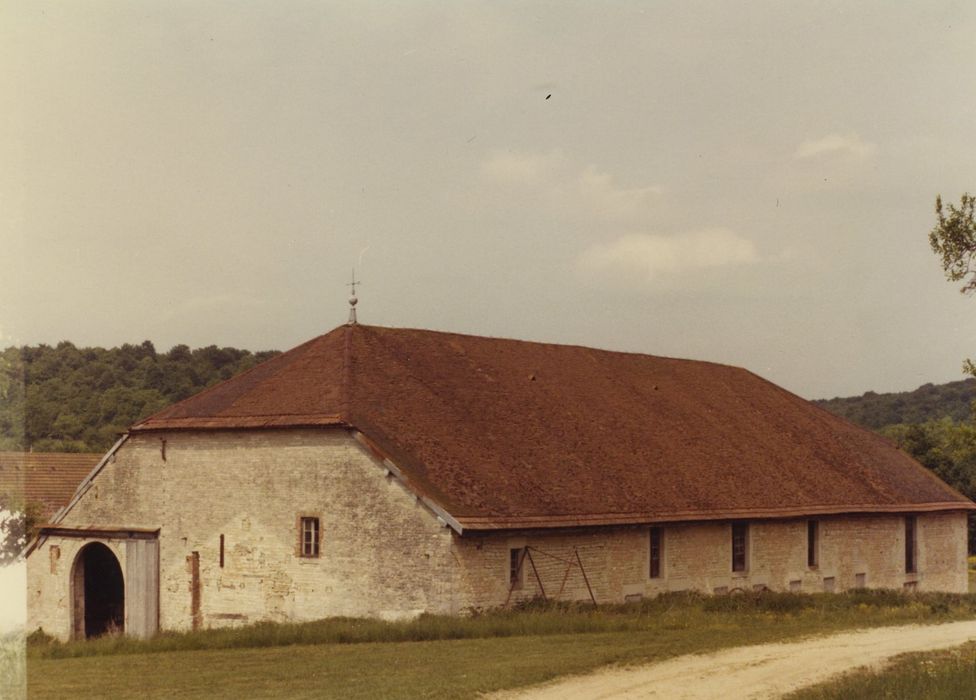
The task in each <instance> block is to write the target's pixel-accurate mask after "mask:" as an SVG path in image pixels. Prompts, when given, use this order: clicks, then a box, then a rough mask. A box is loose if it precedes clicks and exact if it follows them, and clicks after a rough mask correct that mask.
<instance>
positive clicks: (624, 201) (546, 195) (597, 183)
mask: <svg viewBox="0 0 976 700" xmlns="http://www.w3.org/2000/svg"><path fill="white" fill-rule="evenodd" d="M481 171H482V175H483V176H484V177H485V178H486V179H488V180H489V181H490V182H493V183H495V184H499V185H504V186H507V187H515V188H519V189H522V190H524V191H526V192H531V193H532V194H535V195H540V196H541V201H547V202H549V204H550V205H551V206H552V207H554V208H557V209H558V210H559V211H562V212H575V213H576V214H578V213H585V214H587V215H588V216H591V217H594V218H596V219H597V220H598V221H611V220H621V219H631V220H633V219H639V218H641V217H642V216H644V215H646V214H647V213H648V212H649V207H650V206H651V205H652V204H653V203H654V202H656V201H657V199H658V198H659V197H660V196H661V194H662V192H663V190H662V188H661V187H659V186H658V185H642V186H639V187H624V186H621V185H619V184H617V182H616V178H615V177H614V176H613V175H611V174H610V173H607V172H603V171H601V170H599V169H597V168H596V167H595V166H593V165H588V166H585V167H581V166H579V165H578V164H575V163H573V162H572V161H570V159H569V158H567V157H566V156H565V155H564V154H563V153H562V152H561V151H558V150H555V151H550V152H549V153H518V152H514V151H496V152H494V153H492V154H490V155H489V156H488V157H487V158H486V159H485V161H484V162H483V163H482V166H481ZM576 214H574V215H576Z"/></svg>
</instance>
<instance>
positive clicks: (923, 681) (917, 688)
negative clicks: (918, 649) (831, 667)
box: [789, 643, 976, 700]
mask: <svg viewBox="0 0 976 700" xmlns="http://www.w3.org/2000/svg"><path fill="white" fill-rule="evenodd" d="M849 698H858V700H875V699H876V700H918V699H919V698H925V700H960V699H961V698H976V643H973V644H966V645H964V646H962V647H958V648H956V649H949V650H945V651H936V652H930V653H925V654H906V655H905V656H902V657H900V658H899V659H898V660H897V661H896V662H895V663H894V664H892V665H891V666H889V667H886V668H884V669H880V670H877V671H857V672H855V673H851V674H847V675H845V676H843V677H841V678H839V679H837V680H835V681H831V682H829V683H824V684H822V685H818V686H814V687H812V688H807V689H805V690H802V691H799V692H797V693H794V694H792V695H790V696H789V700H848V699H849Z"/></svg>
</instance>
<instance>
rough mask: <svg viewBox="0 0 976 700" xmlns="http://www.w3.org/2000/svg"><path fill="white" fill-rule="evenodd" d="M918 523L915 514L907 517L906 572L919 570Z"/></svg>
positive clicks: (910, 572)
mask: <svg viewBox="0 0 976 700" xmlns="http://www.w3.org/2000/svg"><path fill="white" fill-rule="evenodd" d="M917 525H918V523H917V522H916V520H915V516H914V515H909V516H908V517H906V518H905V573H906V574H914V573H917V572H918V562H917V561H916V559H917V557H916V556H915V555H916V554H917V544H918V543H917V542H916V530H917V529H918V528H917Z"/></svg>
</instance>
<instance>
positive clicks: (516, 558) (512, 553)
mask: <svg viewBox="0 0 976 700" xmlns="http://www.w3.org/2000/svg"><path fill="white" fill-rule="evenodd" d="M524 557H525V547H514V548H512V549H510V550H509V551H508V586H509V588H510V589H511V590H518V589H519V588H521V587H522V582H523V581H524V580H525V576H524V574H523V572H522V560H523V558H524Z"/></svg>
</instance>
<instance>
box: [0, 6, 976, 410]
mask: <svg viewBox="0 0 976 700" xmlns="http://www.w3.org/2000/svg"><path fill="white" fill-rule="evenodd" d="M974 36H976V5H974V4H973V3H971V2H966V1H960V2H936V1H932V0H925V2H900V3H890V2H860V3H851V2H846V1H845V2H830V1H825V2H817V3H798V2H787V3H784V2H751V1H749V0H746V1H744V2H736V3H728V2H685V1H682V2H653V3H652V2H624V1H621V2H614V3H582V2H538V1H533V0H526V1H523V2H491V3H489V2H478V3H475V2H463V1H462V2H420V1H415V2H402V3H388V2H383V3H380V2H359V1H357V2H299V1H296V0H274V2H265V1H261V0H250V1H248V2H213V1H209V2H208V1H206V0H203V1H201V0H192V1H181V0H169V1H168V2H165V3H160V2H149V1H148V0H146V1H140V0H133V1H131V2H126V3H118V2H103V1H99V0H91V1H89V2H85V3H75V2H45V1H44V0H39V1H36V2H30V3H22V2H13V1H12V0H7V1H6V2H0V67H2V70H0V103H2V104H3V109H0V163H2V164H3V167H0V250H3V251H4V253H3V261H4V264H3V274H2V275H0V347H4V346H8V345H13V344H36V343H49V344H53V343H57V342H59V341H61V340H70V341H72V342H74V343H75V344H76V345H79V346H85V345H96V346H105V347H110V346H115V345H119V344H121V343H125V342H129V343H139V342H141V341H143V340H145V339H149V340H151V341H152V342H153V343H154V344H155V345H156V348H157V349H158V350H166V349H168V348H170V347H171V346H173V345H176V344H179V343H185V344H187V345H190V346H192V347H199V346H205V345H211V344H216V345H221V346H224V345H230V346H236V347H243V348H248V349H252V350H263V349H281V350H284V349H287V348H290V347H293V346H295V345H297V344H299V343H300V342H303V341H304V340H307V339H308V338H311V337H313V336H316V335H319V334H321V333H324V332H327V331H328V330H330V329H331V328H333V327H335V326H337V325H339V324H341V323H343V322H344V321H345V319H346V317H347V313H348V307H347V304H346V297H347V296H348V293H349V290H348V287H346V286H345V285H346V284H347V282H348V281H349V278H350V275H351V271H352V269H353V268H354V267H355V268H356V275H357V278H358V279H361V280H362V285H361V287H360V288H359V292H358V293H359V297H360V303H359V307H358V310H359V319H360V322H362V323H369V324H375V325H386V326H400V327H420V328H431V329H436V330H444V331H455V332H462V333H472V334H478V335H491V336H502V337H514V338H522V339H527V340H538V341H547V342H559V343H573V344H581V345H588V346H594V347H601V348H608V349H614V350H626V351H634V352H642V353H649V354H655V355H666V356H674V357H687V358H694V359H705V360H712V361H716V362H722V363H728V364H734V365H739V366H743V367H747V368H748V369H750V370H752V371H754V372H756V373H758V374H760V375H762V376H764V377H766V378H767V379H770V380H772V381H774V382H776V383H778V384H780V385H782V386H784V387H785V388H787V389H789V390H791V391H793V392H795V393H798V394H800V395H801V396H804V397H806V398H828V397H832V396H837V395H842V396H843V395H852V394H860V393H862V392H864V391H868V390H874V391H879V392H880V391H895V390H906V389H912V388H914V387H917V386H919V385H921V384H923V383H926V382H944V381H950V380H955V379H960V378H962V373H961V363H962V361H963V359H964V358H966V357H968V356H971V355H976V299H972V298H968V297H965V296H963V295H961V294H960V293H959V292H958V290H957V287H956V286H954V285H953V284H951V283H948V282H946V281H945V279H944V277H943V274H942V270H941V268H940V266H939V263H938V260H937V259H936V257H935V256H934V255H933V254H932V252H931V251H930V250H929V248H928V242H927V233H928V232H929V230H930V229H931V228H932V226H933V225H934V223H935V215H934V209H933V207H934V201H935V197H936V195H937V194H942V195H943V196H944V197H945V198H946V199H947V200H950V201H956V202H957V201H958V200H959V197H960V195H961V194H962V193H963V192H967V191H970V192H972V191H976V160H974V158H973V143H974V142H976V90H973V89H972V88H973V86H972V81H971V73H972V67H973V66H974V65H976V42H973V37H974Z"/></svg>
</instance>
